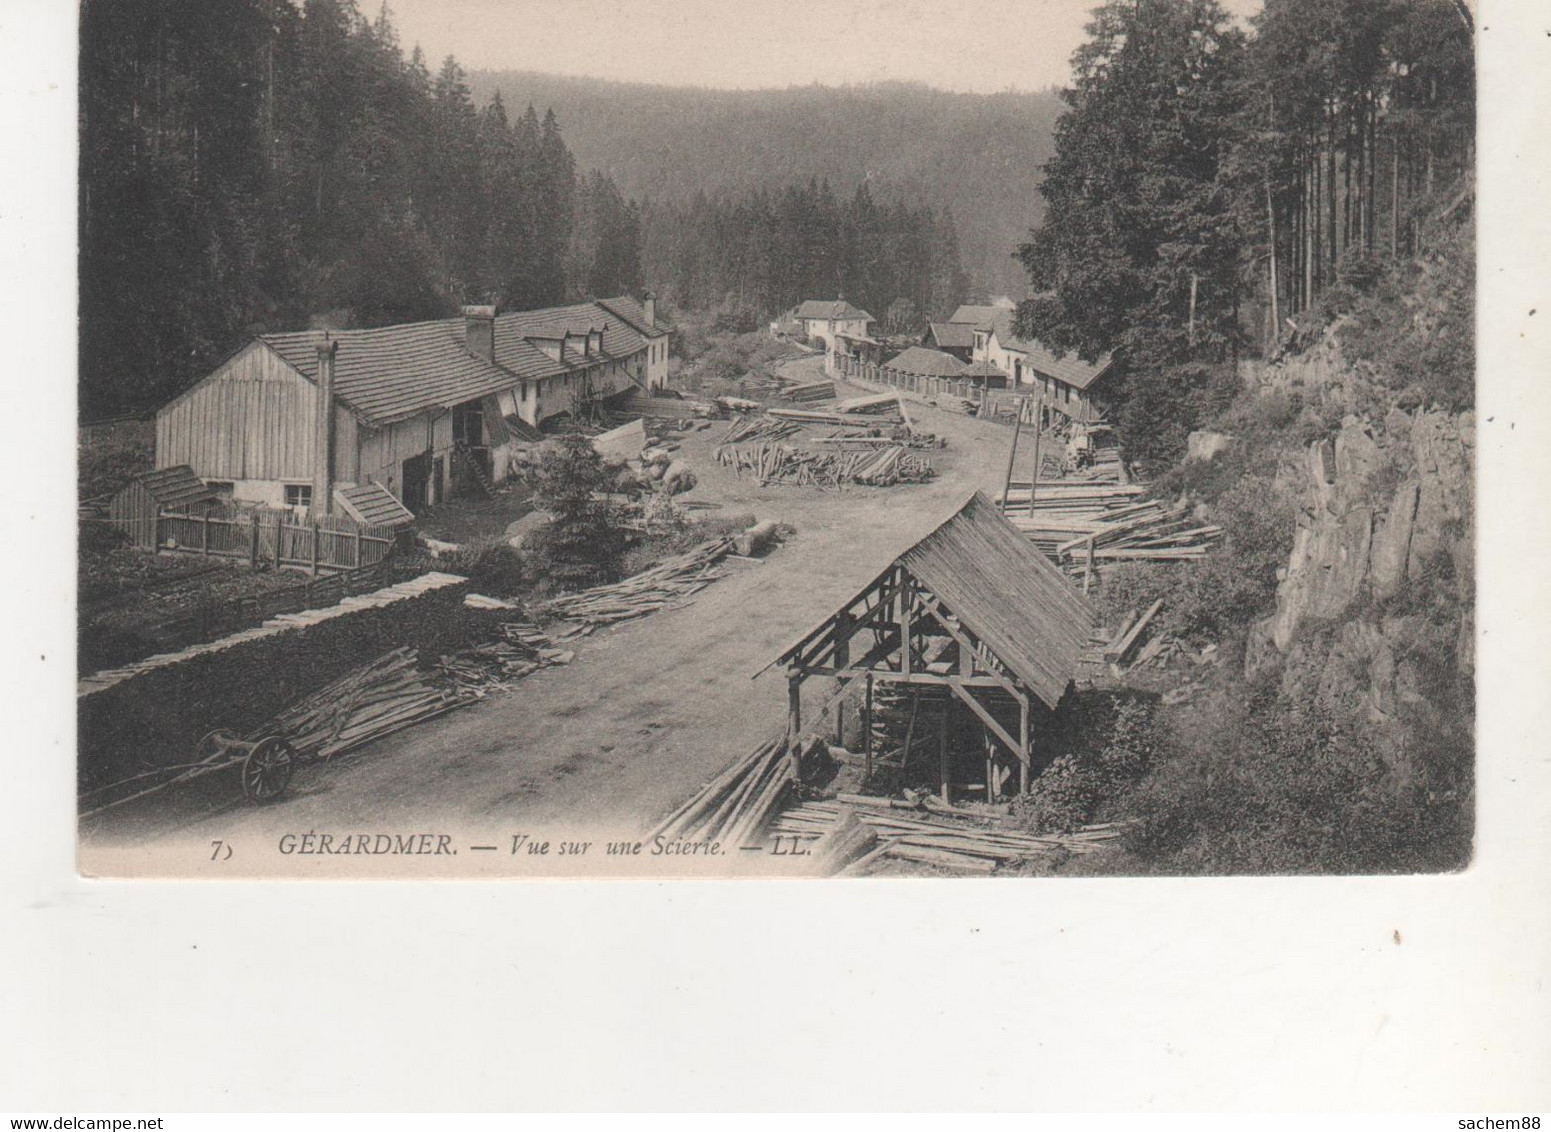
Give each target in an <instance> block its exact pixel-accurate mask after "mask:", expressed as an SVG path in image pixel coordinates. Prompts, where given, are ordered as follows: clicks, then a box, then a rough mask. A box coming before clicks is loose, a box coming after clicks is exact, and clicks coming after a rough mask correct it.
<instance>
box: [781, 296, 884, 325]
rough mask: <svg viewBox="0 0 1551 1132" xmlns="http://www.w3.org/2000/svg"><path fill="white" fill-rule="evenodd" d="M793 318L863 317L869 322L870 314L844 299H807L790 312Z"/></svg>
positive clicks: (832, 318) (835, 318)
mask: <svg viewBox="0 0 1551 1132" xmlns="http://www.w3.org/2000/svg"><path fill="white" fill-rule="evenodd" d="M792 317H793V318H823V319H830V320H838V319H843V318H865V319H866V320H867V321H869V322H871V321H872V320H873V319H872V315H870V314H868V313H867V312H866V311H864V310H862V309H861V308H860V307H853V306H852V305H851V304H850V303H848V302H846V301H845V300H844V299H835V300H833V301H831V300H828V299H809V300H807V301H806V302H804V303H803V304H802V305H800V306H799V307H798V308H797V309H796V311H794V312H793V313H792Z"/></svg>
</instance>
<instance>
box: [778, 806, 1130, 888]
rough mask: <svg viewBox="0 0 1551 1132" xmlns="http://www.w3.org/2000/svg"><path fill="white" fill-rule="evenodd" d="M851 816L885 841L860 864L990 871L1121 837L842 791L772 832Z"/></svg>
mask: <svg viewBox="0 0 1551 1132" xmlns="http://www.w3.org/2000/svg"><path fill="white" fill-rule="evenodd" d="M850 814H854V815H855V819H856V820H857V821H859V822H860V823H861V824H863V825H865V826H869V827H871V829H872V830H873V831H874V833H876V834H877V836H878V838H879V841H880V842H881V844H880V845H879V846H878V848H877V849H876V850H874V851H873V852H870V853H868V854H867V855H866V856H865V857H863V858H862V859H861V860H858V861H857V862H856V866H853V868H857V867H860V866H862V865H863V864H864V863H867V862H870V861H871V860H875V859H877V858H878V857H892V858H894V859H896V860H901V861H911V862H914V863H917V864H923V865H936V866H938V867H939V868H947V869H958V870H965V871H969V872H978V873H992V872H995V871H996V869H997V868H998V867H1000V866H1002V865H1006V864H1011V863H1014V862H1017V861H1022V860H1027V859H1028V858H1030V857H1038V856H1041V855H1043V854H1047V853H1054V852H1061V851H1064V852H1067V853H1094V852H1097V851H1099V850H1100V849H1102V848H1103V846H1104V843H1105V842H1106V841H1112V840H1114V839H1115V838H1117V837H1119V836H1120V830H1119V828H1118V827H1116V826H1113V825H1104V826H1088V827H1086V828H1084V829H1082V830H1079V831H1078V832H1076V833H1062V834H1032V833H1022V832H1020V831H1017V830H1001V829H993V828H992V827H991V826H990V825H989V824H987V819H985V818H982V817H979V816H978V815H972V814H971V813H969V812H967V811H964V810H962V809H958V808H956V807H943V806H939V807H938V808H937V809H934V810H922V809H916V808H915V806H914V805H913V804H912V803H909V802H905V801H896V800H893V799H889V798H875V797H871V796H868V795H864V794H842V795H840V796H839V797H838V798H837V799H835V800H833V801H815V802H804V803H802V804H801V805H798V806H795V807H793V808H792V809H789V810H787V811H786V812H785V813H783V814H781V816H780V817H778V818H777V819H776V820H775V821H774V822H773V823H772V824H771V826H770V832H771V833H773V834H777V835H781V836H788V837H798V838H814V839H819V840H820V841H821V842H822V839H823V838H824V837H826V836H827V835H830V834H831V833H832V831H834V830H835V828H836V827H837V826H838V825H841V824H843V823H844V822H845V821H846V820H847V816H848V815H850Z"/></svg>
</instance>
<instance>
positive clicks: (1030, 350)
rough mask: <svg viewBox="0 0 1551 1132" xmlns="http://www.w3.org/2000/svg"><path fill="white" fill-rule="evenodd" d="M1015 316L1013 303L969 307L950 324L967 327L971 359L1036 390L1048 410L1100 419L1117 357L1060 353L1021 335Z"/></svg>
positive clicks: (1014, 386) (1017, 386)
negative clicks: (1089, 359)
mask: <svg viewBox="0 0 1551 1132" xmlns="http://www.w3.org/2000/svg"><path fill="white" fill-rule="evenodd" d="M1014 314H1015V312H1014V309H1013V308H1012V306H1011V304H1010V302H1009V303H1007V304H1005V305H1004V304H1003V303H997V304H994V305H989V306H973V305H966V306H961V307H959V309H958V310H956V311H954V312H953V317H952V318H951V319H949V320H948V325H950V326H954V327H961V328H968V330H969V331H970V334H971V339H972V344H971V349H970V357H971V359H972V360H973V361H974V362H976V363H981V362H984V363H987V364H988V365H989V366H992V367H994V368H995V369H997V370H1000V371H1001V372H1003V373H1005V374H1006V375H1007V380H1008V385H1009V387H1010V388H1012V389H1021V390H1025V391H1028V392H1035V391H1037V392H1038V393H1039V394H1040V396H1041V397H1042V398H1043V400H1044V403H1045V405H1046V406H1047V407H1048V408H1050V409H1053V410H1055V411H1056V412H1059V413H1061V414H1063V415H1065V416H1068V417H1072V418H1074V419H1076V420H1092V419H1094V418H1096V417H1098V416H1099V415H1100V414H1101V412H1102V404H1103V399H1104V380H1105V378H1107V377H1108V376H1109V375H1110V374H1111V373H1112V372H1113V371H1114V369H1115V365H1114V355H1113V354H1108V353H1106V354H1105V355H1103V356H1102V357H1100V358H1099V359H1098V360H1097V361H1094V362H1085V361H1083V360H1082V359H1081V358H1079V357H1078V356H1077V355H1076V354H1056V353H1055V352H1054V351H1052V350H1050V349H1049V348H1048V347H1046V346H1045V345H1044V344H1043V343H1042V342H1040V341H1039V340H1038V339H1037V338H1020V337H1019V336H1018V335H1017V334H1016V333H1015V332H1014V329H1013V321H1014ZM934 329H935V328H934ZM953 334H955V335H957V334H958V331H954V332H953Z"/></svg>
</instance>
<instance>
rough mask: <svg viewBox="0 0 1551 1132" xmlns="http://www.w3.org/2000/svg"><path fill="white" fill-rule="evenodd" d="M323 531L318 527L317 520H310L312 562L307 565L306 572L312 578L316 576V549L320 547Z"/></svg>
mask: <svg viewBox="0 0 1551 1132" xmlns="http://www.w3.org/2000/svg"><path fill="white" fill-rule="evenodd" d="M322 543H323V532H322V531H321V530H320V529H319V527H318V520H316V519H314V520H313V521H312V563H311V564H310V565H309V566H308V567H307V573H309V574H311V575H312V576H313V577H314V578H316V577H317V576H318V551H319V550H320V549H321V548H322Z"/></svg>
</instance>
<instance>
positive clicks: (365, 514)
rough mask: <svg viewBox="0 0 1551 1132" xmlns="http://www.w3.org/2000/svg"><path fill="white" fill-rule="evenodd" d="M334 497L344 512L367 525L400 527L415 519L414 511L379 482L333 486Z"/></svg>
mask: <svg viewBox="0 0 1551 1132" xmlns="http://www.w3.org/2000/svg"><path fill="white" fill-rule="evenodd" d="M334 498H335V499H336V500H337V501H338V502H339V505H340V506H341V507H343V508H344V510H345V514H347V515H349V516H350V517H351V518H352V519H354V520H355V521H356V522H358V523H364V524H366V525H367V526H369V527H402V526H407V525H408V524H410V523H413V522H414V521H415V513H414V512H413V511H411V510H410V509H409V508H408V507H405V506H404V504H402V503H400V502H399V497H398V496H396V495H394V494H393V493H392V492H391V491H389V490H388V489H387V488H385V487H383V486H382V484H380V483H362V484H357V485H356V486H355V487H340V488H335V489H334Z"/></svg>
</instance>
